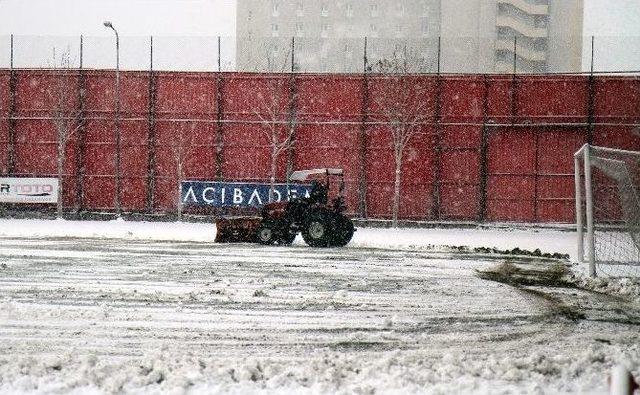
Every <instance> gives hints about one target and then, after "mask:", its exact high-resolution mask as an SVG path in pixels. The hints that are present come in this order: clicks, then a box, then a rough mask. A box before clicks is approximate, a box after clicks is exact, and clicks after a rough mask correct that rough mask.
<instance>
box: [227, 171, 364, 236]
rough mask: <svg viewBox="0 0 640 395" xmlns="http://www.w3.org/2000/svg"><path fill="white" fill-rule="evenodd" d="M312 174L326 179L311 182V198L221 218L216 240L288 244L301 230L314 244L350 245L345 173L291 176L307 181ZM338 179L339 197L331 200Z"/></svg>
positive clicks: (307, 173) (301, 173)
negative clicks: (249, 215)
mask: <svg viewBox="0 0 640 395" xmlns="http://www.w3.org/2000/svg"><path fill="white" fill-rule="evenodd" d="M312 176H322V177H323V178H324V180H323V182H318V181H317V180H316V181H313V182H312V188H311V192H310V193H309V196H308V197H302V198H293V199H291V200H290V201H288V202H277V203H268V204H266V205H265V206H264V207H263V208H262V217H261V218H238V219H225V220H221V221H218V223H217V224H218V236H217V237H216V241H219V242H226V241H257V242H259V243H261V244H281V245H289V244H291V243H293V240H294V239H295V238H296V235H297V234H298V232H300V233H302V238H303V239H304V241H305V242H306V243H307V244H308V245H310V246H311V247H342V246H345V245H347V244H348V243H349V241H351V238H352V237H353V233H354V231H355V229H354V227H353V222H351V220H350V219H349V218H348V217H346V216H345V215H344V211H345V209H346V206H345V203H344V172H343V171H342V169H313V170H301V171H295V172H293V173H292V174H291V177H290V178H289V179H290V180H291V181H299V182H304V181H307V180H308V179H309V178H310V177H312ZM336 178H338V179H339V186H338V192H337V196H335V197H334V198H333V199H331V200H329V196H328V195H329V192H330V191H332V188H331V185H332V181H333V180H335V179H336ZM249 239H252V240H249Z"/></svg>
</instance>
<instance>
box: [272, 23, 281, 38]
mask: <svg viewBox="0 0 640 395" xmlns="http://www.w3.org/2000/svg"><path fill="white" fill-rule="evenodd" d="M279 33H280V32H279V28H278V24H277V23H272V24H271V37H278V35H279Z"/></svg>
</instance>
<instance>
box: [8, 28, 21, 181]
mask: <svg viewBox="0 0 640 395" xmlns="http://www.w3.org/2000/svg"><path fill="white" fill-rule="evenodd" d="M13 54H14V52H13V34H12V35H11V45H10V55H9V61H10V72H9V144H8V147H7V172H8V173H9V174H13V173H15V171H16V88H17V84H18V76H17V75H16V71H15V69H14V67H13Z"/></svg>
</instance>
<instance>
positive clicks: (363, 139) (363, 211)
mask: <svg viewBox="0 0 640 395" xmlns="http://www.w3.org/2000/svg"><path fill="white" fill-rule="evenodd" d="M362 60H363V62H362V107H361V108H360V112H361V113H362V115H361V116H362V121H361V122H360V132H359V135H358V141H359V159H360V166H359V167H360V168H359V174H358V181H359V183H358V215H359V216H360V218H364V219H366V218H367V121H368V111H369V80H368V78H367V69H368V67H369V65H368V64H367V63H368V61H367V38H366V37H365V38H364V50H363V57H362Z"/></svg>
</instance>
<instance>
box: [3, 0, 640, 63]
mask: <svg viewBox="0 0 640 395" xmlns="http://www.w3.org/2000/svg"><path fill="white" fill-rule="evenodd" d="M238 1H242V0H238ZM265 1H267V0H265ZM444 1H446V0H444ZM558 1H563V0H558ZM584 1H585V18H584V35H585V36H591V35H595V36H626V38H619V37H616V38H615V39H611V38H601V39H596V48H597V51H596V68H597V69H601V70H603V69H616V68H617V69H629V68H634V69H636V70H638V69H640V0H584ZM235 2H236V0H0V67H3V66H5V63H6V62H7V59H6V58H7V56H6V52H7V51H6V48H7V46H8V43H7V40H6V39H4V38H3V37H2V36H6V35H9V34H12V33H13V34H15V35H18V36H23V35H42V36H49V37H50V36H78V35H80V34H84V35H85V36H89V37H88V38H87V40H86V44H85V45H86V46H87V50H88V52H87V53H86V56H87V57H88V60H89V64H88V66H89V67H91V66H93V67H101V66H102V67H106V66H107V65H109V64H112V63H113V62H112V59H110V57H109V56H107V55H106V54H97V53H96V54H95V56H94V58H93V60H91V59H92V58H91V56H92V55H91V48H95V47H98V46H102V45H103V44H104V45H107V44H108V43H109V41H108V40H109V38H112V35H113V33H112V32H111V31H109V30H107V29H106V28H105V27H103V26H102V22H103V21H104V20H111V21H112V22H113V24H114V26H115V27H116V28H117V29H118V32H119V33H120V35H121V37H130V36H140V37H148V36H149V35H154V36H156V37H157V40H156V42H154V44H157V47H158V51H157V53H158V58H157V61H158V62H159V64H160V65H162V64H163V61H164V62H166V64H167V65H168V64H169V63H170V62H171V61H175V59H176V58H177V57H176V56H173V57H172V59H173V60H171V59H168V58H169V56H167V59H164V60H163V59H162V57H161V55H162V54H163V53H164V54H168V52H169V50H172V51H174V53H175V52H176V49H180V50H181V51H182V52H188V54H187V56H184V59H182V62H183V63H184V64H185V65H190V64H193V63H195V64H196V66H195V68H196V69H203V70H210V69H211V68H212V67H215V63H217V40H213V37H215V36H218V35H221V36H227V37H230V36H233V35H234V33H235ZM92 36H98V37H103V39H99V38H98V39H94V41H91V40H92V39H91V38H90V37H92ZM159 36H173V37H185V36H186V37H188V36H200V37H202V36H209V37H212V38H210V39H203V40H201V41H205V46H206V48H211V46H212V45H214V44H215V45H216V48H212V51H211V52H212V53H213V52H216V54H215V57H216V59H213V57H212V56H213V55H212V56H207V59H206V60H203V59H199V58H198V57H197V56H196V52H200V53H202V51H201V50H198V49H197V46H198V45H199V44H200V45H201V44H202V42H198V40H190V39H182V40H181V39H175V38H174V39H171V38H168V39H164V40H163V38H162V37H159ZM632 36H635V37H632ZM145 40H146V38H144V39H143V38H139V39H137V41H136V40H134V39H129V40H127V42H126V43H125V42H124V40H123V48H122V49H123V52H124V53H123V55H125V56H123V57H122V58H123V61H124V62H125V63H124V66H125V67H126V61H127V60H129V61H130V65H131V66H132V67H133V65H137V64H138V60H136V59H135V58H136V57H140V56H141V55H140V54H141V52H145V51H146V49H145V48H147V47H148V45H147V44H145V42H146V41H145ZM54 41H55V39H50V38H49V39H45V40H36V39H34V38H22V39H21V38H20V37H17V38H16V56H17V58H18V59H17V63H18V64H16V66H18V67H20V66H21V64H20V60H21V59H22V61H23V62H24V64H22V66H27V65H28V64H27V63H28V62H29V61H31V60H27V59H26V58H27V54H28V53H29V54H31V53H32V52H37V51H40V52H42V51H45V48H50V47H51V46H52V42H54ZM214 41H216V42H215V43H214ZM127 45H129V56H126V55H127V53H126V51H127V48H126V46H127ZM234 45H235V43H234V42H233V40H231V39H229V40H226V41H225V42H224V44H223V52H225V53H226V55H223V58H226V61H227V63H229V64H231V63H232V62H233V53H234V51H235V49H234V48H233V46H234ZM590 45H591V44H590V40H588V39H587V40H585V45H584V49H585V50H584V56H583V60H584V64H585V68H588V63H589V62H590V56H591V47H590ZM163 49H164V51H163ZM21 50H22V53H21ZM225 50H226V51H225ZM47 51H48V50H47ZM192 52H193V53H192ZM20 55H21V56H20ZM47 56H49V55H48V52H47ZM47 56H44V57H43V56H42V55H40V56H38V58H39V59H40V58H47ZM140 59H142V58H140ZM36 63H37V61H36ZM40 63H42V61H40ZM142 63H144V62H142ZM223 63H224V61H223ZM32 66H33V65H32ZM35 66H37V64H36V65H35ZM139 67H142V66H139ZM176 68H177V69H179V66H176Z"/></svg>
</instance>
